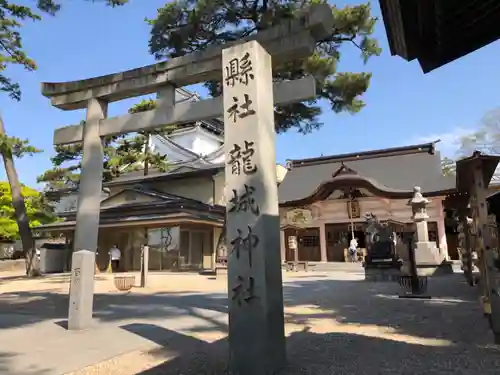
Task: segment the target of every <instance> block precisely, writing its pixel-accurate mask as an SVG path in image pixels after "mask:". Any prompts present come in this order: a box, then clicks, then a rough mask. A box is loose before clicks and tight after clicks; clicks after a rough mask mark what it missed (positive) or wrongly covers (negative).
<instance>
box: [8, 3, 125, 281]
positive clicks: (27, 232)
mask: <svg viewBox="0 0 500 375" xmlns="http://www.w3.org/2000/svg"><path fill="white" fill-rule="evenodd" d="M105 2H106V4H107V5H109V6H113V7H114V6H120V5H124V4H125V3H127V2H128V0H105ZM34 7H36V8H37V9H38V10H39V11H40V12H42V13H45V14H49V15H55V14H56V13H57V12H58V11H59V10H60V9H61V5H60V3H58V2H56V1H55V0H36V2H35V6H34ZM41 18H42V17H41V15H40V14H38V13H37V12H36V11H34V10H33V8H32V7H29V6H25V5H19V4H15V3H13V2H11V1H8V0H2V1H0V23H1V30H2V32H1V33H0V91H3V92H5V93H7V94H8V95H9V96H10V97H11V98H12V99H14V100H18V101H19V100H21V88H20V86H19V84H18V83H17V82H14V81H12V79H11V78H9V77H7V76H6V75H5V74H4V72H5V70H6V69H7V67H8V66H9V65H20V66H22V67H23V68H25V69H26V70H28V71H34V70H36V68H37V67H36V63H35V61H34V60H32V59H31V58H29V56H28V55H27V54H26V52H25V51H24V48H23V41H22V36H21V32H20V29H21V27H22V22H23V21H26V20H31V21H39V20H41ZM0 138H1V142H2V149H1V154H2V157H3V161H4V165H5V171H6V174H7V177H8V179H9V184H10V187H11V190H12V202H13V205H14V207H15V213H16V221H17V224H18V226H19V232H20V236H21V241H22V244H23V251H24V253H25V256H26V259H28V258H29V260H28V261H27V267H26V273H27V275H32V276H36V275H38V274H39V273H40V270H39V268H38V264H37V263H36V257H35V256H34V253H35V251H34V248H33V246H34V241H33V235H32V233H31V229H30V227H29V221H28V219H27V215H26V207H25V203H24V198H23V195H22V193H21V184H20V182H19V177H18V175H17V171H16V168H15V166H14V160H13V157H12V156H13V155H15V156H16V154H18V155H17V156H22V155H23V153H26V152H27V153H30V152H29V150H28V148H27V147H28V146H29V144H28V143H24V144H23V146H24V152H21V151H22V150H23V148H19V149H17V150H16V149H13V148H9V147H11V146H12V145H15V144H16V143H17V140H18V139H17V138H15V137H8V136H7V135H6V133H5V126H4V123H3V119H2V117H1V115H0ZM17 144H18V145H19V143H17ZM30 147H31V146H30ZM27 150H28V151H27ZM32 151H33V149H32ZM19 152H21V153H20V154H19Z"/></svg>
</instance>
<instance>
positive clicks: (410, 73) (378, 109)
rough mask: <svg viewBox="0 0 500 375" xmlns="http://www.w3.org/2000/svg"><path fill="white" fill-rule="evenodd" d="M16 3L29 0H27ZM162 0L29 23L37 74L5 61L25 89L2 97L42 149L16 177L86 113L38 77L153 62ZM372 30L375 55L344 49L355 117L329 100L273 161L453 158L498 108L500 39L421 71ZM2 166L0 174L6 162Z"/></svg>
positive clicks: (121, 108)
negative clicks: (429, 152)
mask: <svg viewBox="0 0 500 375" xmlns="http://www.w3.org/2000/svg"><path fill="white" fill-rule="evenodd" d="M360 1H361V0H354V1H353V0H351V1H345V0H344V1H337V2H335V3H336V4H338V5H345V4H354V3H359V2H360ZM18 2H19V3H27V4H33V2H32V1H29V0H24V1H18ZM165 2H166V0H147V1H145V0H132V2H131V4H129V5H127V6H125V7H123V8H118V9H110V8H107V7H105V6H104V5H103V4H92V3H91V2H87V1H84V0H73V1H65V2H63V3H65V5H64V8H63V10H62V11H61V12H60V13H59V14H58V15H57V17H54V18H51V17H47V18H45V19H44V20H43V21H42V22H37V23H31V22H29V23H27V24H26V25H25V27H24V28H23V31H22V32H23V36H24V44H25V47H26V49H27V51H28V52H29V54H30V55H31V57H32V58H34V59H35V60H36V61H37V63H38V67H39V68H38V71H36V72H26V71H23V70H22V69H19V68H9V70H8V74H9V76H11V77H12V78H13V79H15V80H17V81H18V82H19V83H20V84H21V86H22V90H23V99H22V101H21V102H19V103H18V102H14V101H12V100H11V99H9V98H8V97H7V96H6V95H3V96H0V110H1V111H2V115H3V117H4V121H5V125H6V128H7V132H8V133H9V135H15V136H18V137H21V138H28V139H29V140H30V141H31V142H32V143H33V144H34V145H36V146H38V147H39V148H42V149H44V150H45V152H44V153H42V154H40V155H36V156H34V157H32V158H25V159H21V160H19V161H17V163H16V165H17V167H18V171H19V174H20V178H21V180H22V182H24V183H26V184H28V185H31V186H34V185H35V184H36V176H37V175H39V174H40V173H42V172H43V171H44V170H46V169H48V168H50V166H51V165H50V160H49V157H50V156H52V155H53V151H52V149H53V148H52V136H53V131H54V129H55V128H57V127H60V126H64V125H70V124H76V123H78V122H79V121H80V120H81V119H83V118H84V116H85V113H84V112H83V111H71V112H65V111H61V110H59V109H56V108H53V107H51V106H50V103H49V100H48V99H46V98H45V97H43V96H42V95H41V94H40V82H58V81H67V80H75V79H82V78H89V77H93V76H97V75H102V74H107V73H113V72H116V71H121V70H126V69H131V68H135V67H138V66H142V65H147V64H150V63H152V62H154V59H153V57H152V56H151V55H149V53H148V40H149V27H148V25H146V23H145V22H144V18H145V17H153V16H154V15H155V14H156V9H157V8H159V7H161V6H162V5H164V4H165ZM373 11H374V13H375V14H376V15H377V16H379V17H380V18H381V16H380V9H379V6H378V1H374V2H373ZM376 37H377V38H378V40H379V42H380V44H381V46H382V48H383V53H382V55H381V56H380V57H378V58H373V59H371V60H370V61H369V63H368V64H366V65H364V64H363V62H362V61H361V59H360V57H359V53H358V51H357V50H356V49H355V48H354V47H350V46H348V47H346V48H344V50H343V57H342V61H341V64H340V70H344V71H369V72H372V73H373V78H372V82H371V86H370V88H369V90H368V92H367V93H366V95H365V96H364V100H365V101H366V103H367V106H366V107H365V109H363V110H362V111H361V112H360V113H359V114H357V115H354V116H353V115H349V114H341V115H336V114H334V113H331V111H329V110H328V107H327V106H325V111H324V114H323V118H322V120H323V122H324V124H325V125H324V127H323V128H322V129H321V130H319V131H316V132H314V133H312V134H309V135H306V136H304V135H301V134H298V133H294V132H290V133H287V134H284V135H281V136H279V137H278V141H277V157H278V161H279V162H283V161H284V160H285V159H297V158H305V157H314V156H319V155H320V154H324V155H331V154H338V153H345V152H351V151H360V150H367V149H377V148H385V147H391V146H398V145H408V144H413V143H418V142H422V141H429V140H434V139H437V138H441V139H442V142H441V143H440V144H439V146H438V147H439V148H440V149H441V150H442V152H443V153H444V154H447V155H451V156H453V153H454V150H455V147H454V145H453V143H454V140H456V138H457V136H460V135H461V134H465V133H467V132H469V131H470V130H473V129H474V128H475V127H476V126H477V123H478V121H479V120H480V119H481V117H482V116H483V115H484V113H485V112H487V111H488V110H490V109H493V108H496V107H498V106H499V98H500V97H499V87H500V70H499V69H498V64H497V62H498V50H499V46H500V45H499V44H498V42H497V43H494V44H492V45H490V46H487V47H485V48H483V49H481V50H479V51H476V52H474V53H473V54H470V55H469V56H466V57H465V58H463V59H461V60H458V61H456V62H453V63H451V64H448V65H446V66H445V67H443V68H441V69H438V70H436V71H434V72H432V73H430V74H427V75H424V74H423V73H422V71H421V69H420V67H419V65H418V63H417V62H412V63H408V62H406V61H404V60H402V59H401V58H399V57H393V56H390V52H389V48H388V45H387V37H386V34H385V30H384V28H383V24H382V21H379V23H378V25H377V30H376ZM495 51H496V54H495ZM136 101H138V100H137V99H136V100H128V101H123V102H118V103H113V104H111V105H110V108H109V115H110V116H115V115H119V114H123V113H126V111H127V109H128V108H129V107H130V105H131V104H133V103H134V102H136ZM1 173H2V176H1V178H5V173H4V171H3V168H2V170H1Z"/></svg>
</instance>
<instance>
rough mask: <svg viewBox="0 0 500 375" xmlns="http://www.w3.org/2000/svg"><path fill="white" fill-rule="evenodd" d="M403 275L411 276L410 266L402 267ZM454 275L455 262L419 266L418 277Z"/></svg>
mask: <svg viewBox="0 0 500 375" xmlns="http://www.w3.org/2000/svg"><path fill="white" fill-rule="evenodd" d="M401 273H402V274H404V275H409V274H410V269H409V265H408V264H404V265H403V267H401ZM451 274H453V262H448V261H445V262H443V263H441V264H428V263H425V264H417V275H418V276H446V275H451Z"/></svg>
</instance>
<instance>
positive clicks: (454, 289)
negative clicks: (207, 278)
mask: <svg viewBox="0 0 500 375" xmlns="http://www.w3.org/2000/svg"><path fill="white" fill-rule="evenodd" d="M359 278H360V277H359V276H352V275H349V274H347V273H340V272H338V273H331V274H329V275H325V276H322V277H319V276H318V277H311V276H309V275H304V276H302V277H295V278H294V279H293V280H292V279H288V281H287V282H286V283H285V301H286V302H285V304H286V308H285V314H286V322H287V323H286V331H287V351H288V363H287V366H286V368H284V369H283V370H282V371H281V372H280V374H287V375H294V374H314V375H320V374H338V375H340V374H346V375H353V374H356V375H365V374H366V375H378V374H384V375H386V374H415V375H418V374H426V375H428V374H443V375H445V374H467V375H490V374H491V375H493V374H495V375H498V374H499V373H500V372H499V371H500V349H499V348H498V347H496V346H493V345H491V344H490V343H491V342H492V337H491V334H490V331H489V328H488V325H487V322H486V320H485V319H484V318H483V317H482V314H481V310H480V305H479V303H478V298H477V291H476V290H475V289H473V288H470V287H468V286H467V285H466V284H465V283H464V282H463V280H462V277H461V276H460V275H456V276H450V277H443V278H440V279H434V280H432V281H431V282H430V285H429V292H430V294H431V295H432V296H433V299H432V300H408V299H399V298H397V293H398V292H399V289H398V286H397V285H395V284H391V283H366V282H363V281H360V280H359ZM214 285H216V286H217V288H223V283H217V284H214ZM203 288H204V291H205V290H206V289H207V286H206V285H205V286H203ZM218 291H219V292H223V290H221V289H219V290H218ZM224 336H225V333H224V332H212V333H206V332H201V333H193V332H182V331H177V332H175V333H172V332H170V333H166V332H165V333H162V332H159V333H158V337H159V338H157V340H155V341H156V342H157V346H156V347H155V348H153V349H148V350H144V351H134V352H130V353H127V354H125V355H123V356H119V357H116V358H113V359H110V360H108V361H105V362H102V363H99V364H96V365H94V366H91V367H88V368H85V369H82V370H80V371H77V372H74V373H72V374H71V375H87V374H89V375H90V374H99V375H108V374H109V375H111V374H113V375H138V374H140V375H155V374H162V375H170V374H172V375H173V374H176V375H180V374H182V375H194V374H196V375H201V374H229V372H227V361H226V359H227V352H228V347H227V340H226V338H225V337H224Z"/></svg>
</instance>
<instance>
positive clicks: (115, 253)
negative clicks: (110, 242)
mask: <svg viewBox="0 0 500 375" xmlns="http://www.w3.org/2000/svg"><path fill="white" fill-rule="evenodd" d="M109 255H111V260H120V258H121V257H122V253H121V251H120V249H119V248H117V247H112V248H111V249H109Z"/></svg>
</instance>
